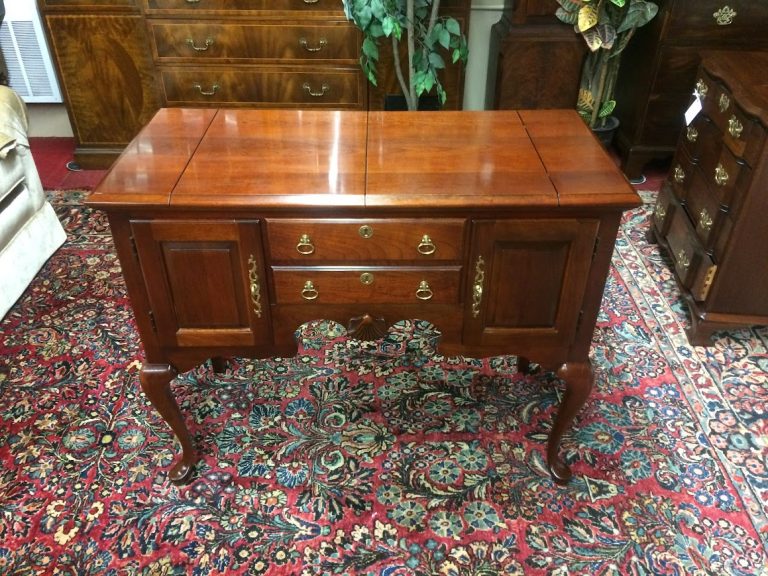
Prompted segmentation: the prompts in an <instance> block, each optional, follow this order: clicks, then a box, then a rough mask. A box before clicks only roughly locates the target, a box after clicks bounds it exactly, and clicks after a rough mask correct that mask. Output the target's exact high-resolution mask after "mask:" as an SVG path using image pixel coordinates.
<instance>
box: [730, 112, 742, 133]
mask: <svg viewBox="0 0 768 576" xmlns="http://www.w3.org/2000/svg"><path fill="white" fill-rule="evenodd" d="M743 130H744V125H743V124H742V123H741V122H739V119H738V118H736V115H735V114H734V115H733V116H731V119H730V120H728V133H729V134H730V135H731V136H733V137H734V138H741V133H742V131H743Z"/></svg>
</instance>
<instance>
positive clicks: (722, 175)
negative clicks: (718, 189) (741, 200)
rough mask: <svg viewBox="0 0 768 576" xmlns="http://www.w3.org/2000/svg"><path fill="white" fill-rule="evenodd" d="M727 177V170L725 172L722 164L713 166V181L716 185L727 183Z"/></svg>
mask: <svg viewBox="0 0 768 576" xmlns="http://www.w3.org/2000/svg"><path fill="white" fill-rule="evenodd" d="M728 178H729V176H728V172H726V170H725V168H724V167H723V165H722V164H718V165H717V167H716V168H715V183H716V184H717V185H718V186H725V185H726V184H728Z"/></svg>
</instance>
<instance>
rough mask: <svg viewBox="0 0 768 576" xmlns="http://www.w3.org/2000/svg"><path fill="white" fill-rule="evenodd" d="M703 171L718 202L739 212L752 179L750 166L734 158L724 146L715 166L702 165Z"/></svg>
mask: <svg viewBox="0 0 768 576" xmlns="http://www.w3.org/2000/svg"><path fill="white" fill-rule="evenodd" d="M701 170H702V173H703V174H704V178H705V179H706V181H707V182H708V184H709V185H710V187H711V188H712V191H713V192H714V193H715V194H716V196H717V199H718V202H719V203H720V204H722V205H723V206H727V207H729V208H730V209H731V211H733V212H737V211H738V209H739V205H740V201H741V196H742V195H743V191H744V190H746V189H747V188H748V187H749V182H750V180H751V179H752V170H750V169H749V166H747V165H746V163H745V162H744V161H743V160H742V159H741V158H737V157H736V156H734V155H733V154H732V153H731V151H730V150H729V149H728V147H727V146H722V147H721V150H720V157H719V158H718V159H717V162H716V163H715V165H714V166H712V165H708V166H705V165H704V164H702V165H701Z"/></svg>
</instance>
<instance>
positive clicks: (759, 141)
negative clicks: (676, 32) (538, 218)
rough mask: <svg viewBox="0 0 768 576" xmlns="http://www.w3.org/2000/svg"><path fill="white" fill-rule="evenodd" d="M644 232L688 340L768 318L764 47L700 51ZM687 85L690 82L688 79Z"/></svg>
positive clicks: (767, 76)
mask: <svg viewBox="0 0 768 576" xmlns="http://www.w3.org/2000/svg"><path fill="white" fill-rule="evenodd" d="M695 84H696V88H697V90H698V91H699V93H700V94H702V97H703V110H702V112H700V113H699V114H698V116H697V117H696V118H695V119H694V121H693V122H692V123H691V124H690V125H689V126H688V127H687V129H685V130H684V131H683V133H682V136H681V137H680V141H679V144H678V147H677V151H676V153H675V157H674V159H673V162H672V168H671V172H670V176H669V178H668V180H667V181H666V182H665V183H664V185H663V187H662V189H661V192H660V193H659V196H658V201H657V203H656V208H655V211H654V216H653V224H652V231H653V233H654V234H655V236H656V237H657V238H658V239H659V241H660V242H661V244H662V245H663V246H664V247H665V248H666V249H667V250H668V252H669V254H670V256H671V258H672V261H673V263H674V270H675V274H676V277H677V280H678V281H679V284H680V286H681V288H682V290H683V295H684V296H685V299H686V301H687V302H688V305H689V307H690V312H691V328H690V330H689V332H688V338H689V340H690V342H691V343H692V344H696V345H707V344H709V343H710V336H711V334H712V332H713V331H715V330H722V329H726V328H731V327H738V326H745V325H752V324H768V220H766V214H768V137H767V135H768V53H766V52H713V53H704V58H703V61H702V64H701V68H700V70H699V73H698V76H697V80H696V82H695ZM691 91H693V85H692V86H691Z"/></svg>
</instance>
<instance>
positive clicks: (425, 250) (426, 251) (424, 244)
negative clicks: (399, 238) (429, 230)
mask: <svg viewBox="0 0 768 576" xmlns="http://www.w3.org/2000/svg"><path fill="white" fill-rule="evenodd" d="M416 250H417V251H418V253H419V254H423V255H424V256H429V255H430V254H434V253H435V250H437V246H435V244H434V242H432V238H430V237H429V235H428V234H424V236H422V237H421V242H419V245H418V246H417V247H416Z"/></svg>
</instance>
